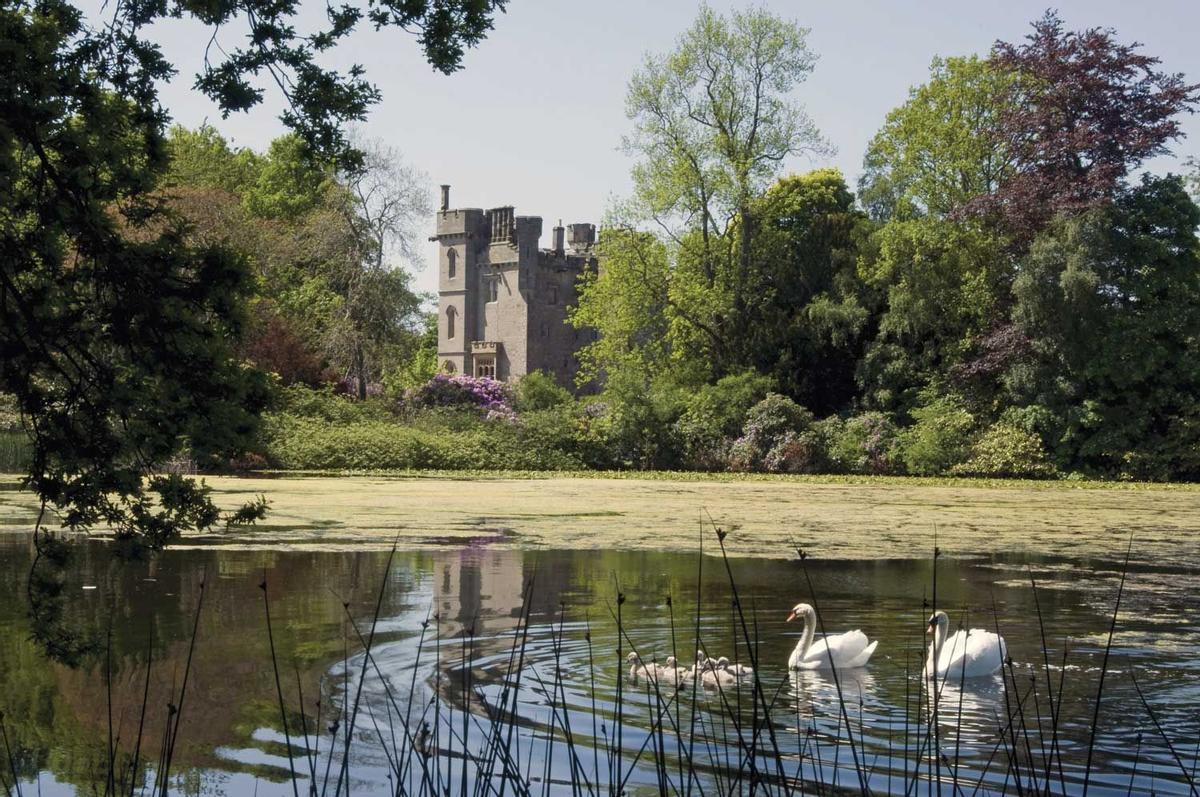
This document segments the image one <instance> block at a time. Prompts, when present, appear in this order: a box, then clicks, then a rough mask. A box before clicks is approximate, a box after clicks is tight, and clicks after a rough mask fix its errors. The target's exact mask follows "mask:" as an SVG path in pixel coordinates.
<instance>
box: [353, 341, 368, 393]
mask: <svg viewBox="0 0 1200 797" xmlns="http://www.w3.org/2000/svg"><path fill="white" fill-rule="evenodd" d="M366 360H367V358H366V357H365V356H364V355H363V347H362V344H361V343H358V344H355V346H354V371H355V373H356V376H357V381H358V400H359V401H366V400H367V361H366Z"/></svg>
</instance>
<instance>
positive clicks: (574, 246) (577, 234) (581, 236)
mask: <svg viewBox="0 0 1200 797" xmlns="http://www.w3.org/2000/svg"><path fill="white" fill-rule="evenodd" d="M595 243H596V225H595V224H572V225H571V237H570V244H571V250H572V251H575V252H586V251H587V250H589V249H591V248H592V245H593V244H595Z"/></svg>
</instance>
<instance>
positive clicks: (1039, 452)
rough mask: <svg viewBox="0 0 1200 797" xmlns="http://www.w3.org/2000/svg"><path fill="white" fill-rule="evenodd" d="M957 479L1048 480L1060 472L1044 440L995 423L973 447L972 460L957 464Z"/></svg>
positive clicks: (955, 469)
mask: <svg viewBox="0 0 1200 797" xmlns="http://www.w3.org/2000/svg"><path fill="white" fill-rule="evenodd" d="M951 473H953V474H955V475H956V476H991V477H1000V478H1004V477H1012V478H1027V479H1046V478H1050V477H1052V476H1056V475H1057V470H1056V469H1055V467H1054V466H1053V465H1052V464H1051V463H1050V460H1049V458H1048V457H1047V456H1046V449H1045V447H1044V446H1043V445H1042V439H1041V438H1040V437H1038V436H1037V435H1036V434H1034V433H1033V432H1030V431H1028V430H1026V429H1022V428H1020V427H1018V426H1015V425H1013V424H1011V423H1008V422H1006V421H1000V422H998V423H995V424H993V425H992V426H991V427H990V428H989V429H988V430H987V431H986V432H984V433H983V434H982V435H981V436H980V437H979V439H978V440H976V441H975V444H974V445H973V446H972V447H971V458H970V459H968V460H967V461H966V462H963V463H960V464H958V465H955V466H954V467H953V468H952V469H951Z"/></svg>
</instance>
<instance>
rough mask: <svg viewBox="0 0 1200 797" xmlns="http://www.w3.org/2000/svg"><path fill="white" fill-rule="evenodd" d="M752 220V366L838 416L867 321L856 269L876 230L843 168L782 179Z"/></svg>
mask: <svg viewBox="0 0 1200 797" xmlns="http://www.w3.org/2000/svg"><path fill="white" fill-rule="evenodd" d="M752 212H753V214H754V217H755V218H756V219H757V223H758V225H759V234H758V236H757V238H756V240H755V250H754V252H753V259H752V263H753V270H752V288H753V291H754V293H755V295H756V297H757V301H756V302H755V304H754V308H755V313H754V316H753V318H752V323H751V324H750V328H749V330H748V331H747V335H748V337H749V345H750V346H751V347H752V357H753V359H752V364H753V365H754V366H755V367H756V368H757V369H758V370H759V371H760V372H762V373H765V374H770V375H771V376H773V377H774V381H775V384H776V386H777V388H778V389H780V390H782V391H783V392H784V393H786V394H788V395H789V396H791V397H792V398H793V399H795V400H796V401H797V402H799V403H800V404H802V405H804V406H805V407H807V408H809V409H810V410H812V411H813V412H816V413H818V414H820V415H827V414H830V413H834V412H839V411H841V410H843V409H845V408H846V407H848V406H849V405H850V404H851V403H852V401H853V397H854V389H855V383H854V366H855V363H856V361H857V360H858V358H859V356H860V355H861V348H862V339H863V332H864V330H865V327H866V324H867V321H868V311H867V308H866V307H865V306H864V305H863V303H862V301H861V298H862V297H861V294H862V290H861V287H862V286H861V282H860V280H859V278H858V274H857V270H856V269H857V252H858V245H859V243H860V242H861V240H862V239H863V238H864V237H865V236H866V235H867V234H868V229H869V227H870V224H869V222H867V220H866V218H865V217H864V215H863V213H862V212H861V211H859V210H858V209H857V208H856V207H855V204H854V195H853V194H852V193H851V192H850V189H849V188H848V187H847V186H846V181H845V179H844V178H843V177H842V174H841V172H839V171H837V170H836V169H820V170H817V171H814V172H810V173H808V174H803V175H790V176H787V177H782V178H780V179H779V180H778V181H777V182H776V183H775V184H774V185H772V186H771V187H770V188H769V189H767V191H766V193H765V194H763V196H762V197H761V198H760V199H757V200H755V202H754V205H753V211H752Z"/></svg>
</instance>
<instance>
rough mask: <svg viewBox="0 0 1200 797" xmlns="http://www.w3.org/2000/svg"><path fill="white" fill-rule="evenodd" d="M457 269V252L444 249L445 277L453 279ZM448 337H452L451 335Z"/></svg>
mask: <svg viewBox="0 0 1200 797" xmlns="http://www.w3.org/2000/svg"><path fill="white" fill-rule="evenodd" d="M457 270H458V252H456V251H455V250H453V249H448V250H446V278H447V279H454V274H455V272H456V271H457ZM450 337H454V336H453V335H451V336H450Z"/></svg>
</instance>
